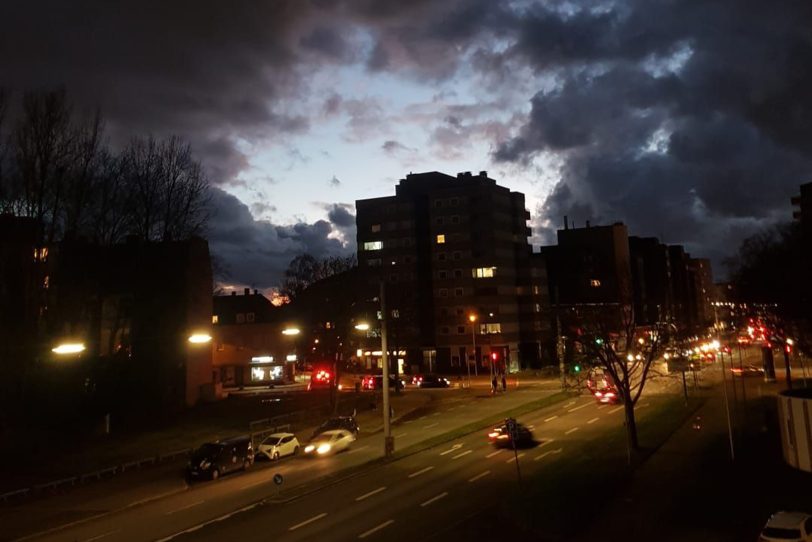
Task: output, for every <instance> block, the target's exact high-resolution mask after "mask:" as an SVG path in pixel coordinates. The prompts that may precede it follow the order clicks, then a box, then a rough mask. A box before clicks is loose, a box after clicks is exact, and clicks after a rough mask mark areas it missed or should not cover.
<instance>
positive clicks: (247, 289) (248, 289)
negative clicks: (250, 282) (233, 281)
mask: <svg viewBox="0 0 812 542" xmlns="http://www.w3.org/2000/svg"><path fill="white" fill-rule="evenodd" d="M243 292H245V295H251V288H246V289H245V290H243Z"/></svg>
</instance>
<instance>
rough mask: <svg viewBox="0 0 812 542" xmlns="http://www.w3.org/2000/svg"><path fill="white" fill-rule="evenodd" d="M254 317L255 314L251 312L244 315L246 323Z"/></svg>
mask: <svg viewBox="0 0 812 542" xmlns="http://www.w3.org/2000/svg"><path fill="white" fill-rule="evenodd" d="M254 319H255V316H254V313H253V312H249V313H248V314H246V315H245V321H246V322H248V323H251V322H253V321H254Z"/></svg>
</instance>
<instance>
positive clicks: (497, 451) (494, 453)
mask: <svg viewBox="0 0 812 542" xmlns="http://www.w3.org/2000/svg"><path fill="white" fill-rule="evenodd" d="M502 452H503V450H496V451H495V452H491V453H489V454H488V455H486V456H485V458H486V459H490V458H492V457H493V456H495V455H497V454H501V453H502Z"/></svg>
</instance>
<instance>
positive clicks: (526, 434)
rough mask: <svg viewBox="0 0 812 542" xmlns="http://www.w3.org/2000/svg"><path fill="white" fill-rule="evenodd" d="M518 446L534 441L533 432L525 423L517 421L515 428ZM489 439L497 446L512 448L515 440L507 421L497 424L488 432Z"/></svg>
mask: <svg viewBox="0 0 812 542" xmlns="http://www.w3.org/2000/svg"><path fill="white" fill-rule="evenodd" d="M514 436H515V439H516V446H517V447H521V446H527V445H530V444H532V443H533V433H532V432H531V431H530V429H528V428H527V427H525V426H524V425H522V424H520V423H518V422H516V428H515V430H514ZM488 440H489V441H490V442H491V444H493V445H494V446H496V447H497V448H512V447H513V441H512V439H511V434H510V431H508V427H507V424H506V423H503V424H501V425H497V426H496V427H494V428H493V429H491V431H490V432H489V433H488Z"/></svg>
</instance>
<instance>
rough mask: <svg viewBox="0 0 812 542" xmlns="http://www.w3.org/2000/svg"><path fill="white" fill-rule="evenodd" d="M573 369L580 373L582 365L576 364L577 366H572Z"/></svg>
mask: <svg viewBox="0 0 812 542" xmlns="http://www.w3.org/2000/svg"><path fill="white" fill-rule="evenodd" d="M572 370H573V371H575V372H576V373H580V372H581V366H580V365H575V366H574V367H573V368H572Z"/></svg>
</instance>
